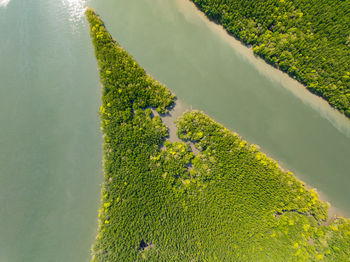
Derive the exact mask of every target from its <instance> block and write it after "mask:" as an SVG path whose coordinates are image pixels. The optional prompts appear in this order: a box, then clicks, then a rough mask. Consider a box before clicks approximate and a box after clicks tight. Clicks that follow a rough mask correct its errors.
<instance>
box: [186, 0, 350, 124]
mask: <svg viewBox="0 0 350 262" xmlns="http://www.w3.org/2000/svg"><path fill="white" fill-rule="evenodd" d="M191 1H192V2H194V3H195V4H196V5H197V7H199V9H200V10H202V11H203V12H204V13H205V14H206V15H207V16H208V17H209V18H210V19H212V20H213V21H215V22H216V23H219V24H221V25H223V27H224V28H225V29H226V30H227V32H228V33H230V34H232V35H233V36H235V37H236V38H238V39H239V40H241V41H242V42H243V43H245V44H247V45H249V46H252V47H253V51H254V53H255V54H257V55H259V56H260V57H262V58H263V59H264V60H265V61H267V62H268V63H270V64H271V65H273V66H275V67H277V68H279V69H281V70H282V71H284V72H286V73H288V74H289V75H290V76H292V77H294V78H296V79H297V80H298V81H299V82H301V83H302V84H304V85H305V86H306V87H307V88H308V89H309V90H310V91H311V92H313V93H315V94H317V95H319V96H321V97H323V98H324V99H326V100H327V101H328V102H329V104H330V105H332V106H333V107H334V108H336V109H338V110H339V111H340V112H342V113H344V114H345V115H346V116H347V117H350V1H348V0H345V1H344V0H293V1H291V0H191Z"/></svg>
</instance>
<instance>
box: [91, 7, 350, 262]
mask: <svg viewBox="0 0 350 262" xmlns="http://www.w3.org/2000/svg"><path fill="white" fill-rule="evenodd" d="M86 15H87V18H88V21H89V23H90V33H91V37H92V41H93V45H94V47H95V53H96V58H97V61H98V68H99V71H100V79H101V82H102V85H103V89H102V105H101V110H100V116H101V127H102V130H103V133H104V164H103V165H104V183H103V186H102V193H101V208H100V211H99V228H98V235H97V237H96V242H95V244H94V246H93V251H92V252H93V254H92V261H103V262H106V261H111V262H112V261H113V262H114V261H143V260H147V261H310V260H315V261H316V260H320V261H321V260H329V261H332V260H333V261H348V260H349V257H350V249H349V247H350V224H349V222H348V221H347V220H345V219H336V220H334V221H332V222H329V224H330V225H327V223H326V221H327V219H328V218H327V210H328V207H327V205H326V204H325V203H323V202H321V201H320V200H319V199H318V196H317V193H316V192H315V191H313V190H309V189H307V188H305V185H303V184H302V183H301V182H300V181H298V180H297V179H296V178H294V176H293V175H292V174H291V173H290V172H285V171H283V170H282V169H281V168H279V167H278V164H277V163H276V162H275V161H273V160H271V159H269V158H268V157H267V156H266V155H264V154H263V153H261V152H260V151H259V150H258V149H257V147H256V146H254V145H249V144H247V143H246V142H245V141H244V140H242V139H241V138H240V137H239V136H238V135H237V134H234V133H232V132H230V131H229V130H227V129H225V128H224V127H223V126H221V125H219V124H217V123H215V122H214V121H213V120H211V119H210V118H209V117H207V116H206V115H204V114H203V113H201V112H197V111H192V112H188V113H186V114H184V115H183V116H182V117H181V118H180V119H178V121H177V126H178V135H179V137H180V138H181V139H182V140H183V142H174V143H170V142H168V141H166V140H165V139H166V137H167V135H168V130H167V127H166V126H165V125H164V124H163V122H162V120H161V118H160V117H159V116H154V115H153V114H152V111H151V109H150V108H149V107H152V108H157V110H158V112H160V113H166V112H167V110H168V109H169V108H170V107H171V106H172V105H173V102H174V96H173V95H172V94H171V92H170V91H169V90H168V89H167V88H166V87H164V86H163V85H161V84H160V83H159V82H156V81H155V80H153V79H152V78H151V77H150V76H148V75H147V74H146V73H145V71H144V70H143V69H142V68H141V67H140V66H139V65H138V64H137V63H136V62H135V61H134V60H133V58H132V57H131V56H130V55H128V54H127V52H126V51H125V50H124V49H123V48H121V47H120V46H119V45H118V43H117V42H116V41H115V40H113V38H112V37H111V36H110V34H109V33H108V32H107V30H106V28H105V26H104V24H103V22H102V21H101V19H100V17H99V16H98V15H96V14H95V13H94V11H93V10H91V9H88V10H87V12H86ZM190 143H193V144H194V146H195V147H196V148H197V149H198V150H199V153H198V154H197V155H195V154H194V153H193V152H192V151H191V147H190Z"/></svg>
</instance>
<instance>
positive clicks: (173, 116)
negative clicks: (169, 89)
mask: <svg viewBox="0 0 350 262" xmlns="http://www.w3.org/2000/svg"><path fill="white" fill-rule="evenodd" d="M191 111H199V112H202V113H204V114H205V115H207V116H208V117H209V118H211V119H212V120H213V121H214V122H215V123H217V124H219V125H221V126H223V127H225V125H224V124H222V123H221V122H219V121H217V120H216V119H215V118H214V117H212V116H210V115H209V114H207V113H205V112H203V111H201V110H196V109H192V106H188V105H187V104H185V103H184V102H182V101H181V100H179V99H178V98H177V99H176V100H175V103H174V106H173V108H171V110H169V113H168V114H167V115H159V114H158V113H157V112H156V110H155V109H153V108H152V113H153V114H154V115H158V116H160V117H161V119H162V122H163V123H164V124H165V125H166V126H167V128H168V130H169V137H168V138H167V139H166V141H169V142H171V143H173V142H184V141H183V140H181V139H180V138H179V137H178V136H177V134H176V132H177V126H176V124H175V121H176V120H177V119H178V118H179V117H180V116H182V115H183V114H185V113H186V112H191ZM228 130H229V131H230V132H231V133H235V134H238V136H239V137H240V139H241V140H242V141H246V142H247V143H248V144H249V145H255V144H253V143H251V142H250V141H249V140H246V139H245V138H244V137H243V136H242V135H241V134H239V133H237V132H236V131H234V130H232V129H228ZM190 145H191V150H192V152H193V153H194V154H196V155H197V154H198V152H200V151H199V150H198V149H197V148H196V147H195V149H196V151H197V152H194V150H193V147H194V144H193V143H192V142H190ZM255 146H257V149H258V151H260V152H261V153H263V154H264V155H265V156H266V157H267V158H268V159H270V160H272V161H275V162H277V163H278V165H279V168H280V169H281V171H282V172H284V173H287V172H291V173H293V177H294V178H295V179H296V180H297V181H298V182H300V183H301V184H302V185H304V187H305V189H306V190H311V189H312V190H314V191H315V192H316V193H317V198H318V199H319V201H321V202H322V203H325V204H326V205H327V206H328V212H327V214H328V219H327V220H326V221H324V223H325V224H326V223H330V222H331V221H334V220H337V219H339V218H347V215H346V213H345V212H344V211H342V210H341V209H339V208H338V207H336V206H334V205H332V203H331V200H330V199H329V198H328V197H327V195H326V194H324V193H323V192H322V191H320V190H319V189H318V188H316V187H313V186H312V185H311V184H308V183H306V182H304V180H303V178H302V177H303V176H300V175H299V174H296V173H294V172H293V171H292V170H289V169H286V168H284V166H283V163H282V162H281V161H279V160H278V159H276V158H273V157H271V156H270V155H269V154H268V153H266V152H265V151H264V150H263V149H261V147H260V146H259V145H255Z"/></svg>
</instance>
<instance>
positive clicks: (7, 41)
mask: <svg viewBox="0 0 350 262" xmlns="http://www.w3.org/2000/svg"><path fill="white" fill-rule="evenodd" d="M91 4H92V6H93V7H95V8H96V9H97V11H98V12H99V13H100V14H101V15H102V18H103V19H104V20H105V22H106V25H107V27H108V29H109V30H110V31H111V33H112V34H113V36H114V37H115V38H116V39H117V40H118V41H119V42H120V44H121V45H123V46H124V47H125V48H126V50H127V51H129V52H130V53H131V54H132V55H133V56H134V57H135V58H136V59H137V60H138V61H139V62H140V64H141V65H142V66H144V67H145V69H146V70H147V71H148V72H150V73H151V74H152V75H153V76H154V77H155V78H156V79H157V80H160V81H162V82H163V83H165V84H167V85H168V87H169V88H170V89H171V90H172V91H174V92H175V93H176V94H177V96H178V98H179V100H180V101H181V104H182V106H183V107H191V106H192V108H194V109H200V110H203V111H205V112H206V113H207V114H209V115H210V116H212V117H213V118H215V119H216V120H217V121H219V122H221V123H222V124H224V125H226V126H227V127H229V128H230V129H232V130H235V131H237V132H239V133H240V134H241V135H242V136H243V137H244V138H245V139H247V140H248V141H249V142H252V143H255V144H258V145H260V146H261V148H262V150H263V151H264V152H266V153H267V154H269V155H270V156H272V157H273V158H275V159H277V160H278V161H279V163H280V164H282V166H283V167H285V168H287V169H290V170H292V171H293V172H294V173H295V174H296V175H297V176H298V177H300V178H302V179H303V180H304V181H305V182H307V183H308V184H309V185H310V186H312V187H316V188H317V189H318V191H319V192H321V193H322V195H324V197H325V198H326V199H327V200H328V201H330V202H331V204H332V205H333V206H335V207H337V208H338V212H341V213H344V214H347V215H349V214H350V201H349V200H350V191H349V190H348V188H349V186H350V172H349V170H350V161H349V157H350V121H349V120H347V119H345V118H344V117H342V116H341V115H340V114H338V113H337V112H335V111H334V110H332V109H331V108H330V107H329V106H328V105H326V104H325V103H323V102H322V100H319V99H317V98H315V97H314V96H311V95H310V94H309V93H308V92H306V91H305V90H303V89H302V88H301V87H300V86H298V85H297V84H296V83H295V82H293V81H291V80H290V79H289V78H286V77H285V76H283V75H280V74H279V72H278V71H274V70H273V69H271V68H269V67H266V66H265V64H264V63H261V61H260V60H257V59H256V58H254V56H252V55H251V54H249V50H247V49H244V48H243V49H242V47H241V46H240V45H239V44H237V43H236V42H234V41H233V40H232V38H230V37H227V36H226V35H225V34H224V33H223V32H222V31H220V29H219V28H218V27H215V26H213V24H212V23H208V21H207V20H206V19H204V18H203V16H202V15H201V13H199V12H197V10H196V9H195V8H194V7H193V5H191V4H190V2H189V1H188V0H98V1H97V0H93V1H91ZM5 5H6V6H5ZM85 5H86V1H85V0H35V1H34V0H11V1H8V0H0V121H1V128H0V201H1V205H0V221H1V226H0V261H1V262H2V261H4V262H13V261H14V262H17V261H18V262H22V261H26V262H27V261H29V262H31V261H33V262H41V261H45V262H47V261H49V262H51V261H67V262H69V261H72V262H74V261H88V260H89V256H90V254H89V249H90V246H91V244H92V243H93V240H94V237H95V232H96V228H97V209H98V202H99V190H100V186H99V184H100V183H101V181H102V172H101V159H102V157H101V142H102V141H101V134H100V131H99V121H98V115H97V111H98V107H99V102H100V84H99V80H98V73H97V67H96V62H95V59H94V54H93V49H92V46H91V43H90V39H89V35H88V28H87V24H86V22H85V20H84V17H83V11H84V10H83V9H84V6H85ZM232 41H233V42H232Z"/></svg>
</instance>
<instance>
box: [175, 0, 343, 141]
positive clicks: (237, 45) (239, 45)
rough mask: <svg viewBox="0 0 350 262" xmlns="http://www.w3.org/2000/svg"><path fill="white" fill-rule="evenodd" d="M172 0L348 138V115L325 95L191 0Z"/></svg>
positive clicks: (187, 17) (189, 18)
mask: <svg viewBox="0 0 350 262" xmlns="http://www.w3.org/2000/svg"><path fill="white" fill-rule="evenodd" d="M175 2H176V4H177V6H178V7H179V10H180V11H181V12H182V13H183V15H184V16H185V18H186V19H187V20H189V21H193V22H195V20H194V19H193V13H195V15H196V16H198V17H200V18H201V20H202V21H203V22H205V24H206V25H207V27H208V28H210V30H211V31H213V32H215V34H217V35H218V37H220V38H222V39H224V41H225V42H227V43H228V44H229V45H230V46H231V47H232V48H233V49H234V50H235V51H237V54H239V55H240V56H241V57H242V58H243V59H245V60H247V61H249V63H250V64H251V65H253V66H254V67H255V68H256V69H257V70H258V71H259V72H260V73H261V74H262V75H264V76H267V77H268V78H270V79H272V80H273V81H275V82H277V83H280V84H281V85H282V86H283V87H284V88H286V89H287V90H288V91H289V92H291V93H292V94H293V95H295V96H296V97H298V99H300V100H301V101H303V103H305V104H307V105H309V106H310V107H311V108H313V109H314V110H315V111H316V112H318V113H320V115H321V116H322V117H323V118H325V119H327V120H328V121H329V122H330V123H331V124H332V125H333V126H334V127H335V128H336V129H337V130H339V131H340V132H341V133H343V134H344V135H346V136H347V137H348V138H350V119H349V118H348V117H346V116H345V115H344V114H342V113H340V112H339V111H338V110H336V109H334V108H333V107H332V106H331V105H330V104H329V103H328V102H327V101H326V100H325V99H323V98H322V97H320V96H318V95H316V94H313V93H312V92H310V91H309V90H308V89H307V88H306V86H305V85H303V84H301V83H300V82H298V81H297V80H295V79H294V78H292V77H291V76H289V75H288V74H287V73H285V72H283V71H281V70H279V69H277V68H276V67H274V66H272V65H270V64H268V63H267V62H266V61H265V60H263V59H262V58H261V57H259V56H257V55H256V54H254V51H253V48H252V47H251V46H250V47H249V46H247V45H246V44H244V43H243V42H242V41H240V40H239V39H237V38H236V37H235V36H234V35H232V34H229V33H228V31H227V30H226V29H225V28H224V27H223V26H222V25H221V24H219V23H216V22H215V21H213V20H210V19H209V18H208V16H206V15H205V13H204V12H202V11H201V10H200V9H199V8H198V7H197V6H196V5H195V4H194V3H193V2H192V1H191V0H176V1H175Z"/></svg>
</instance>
